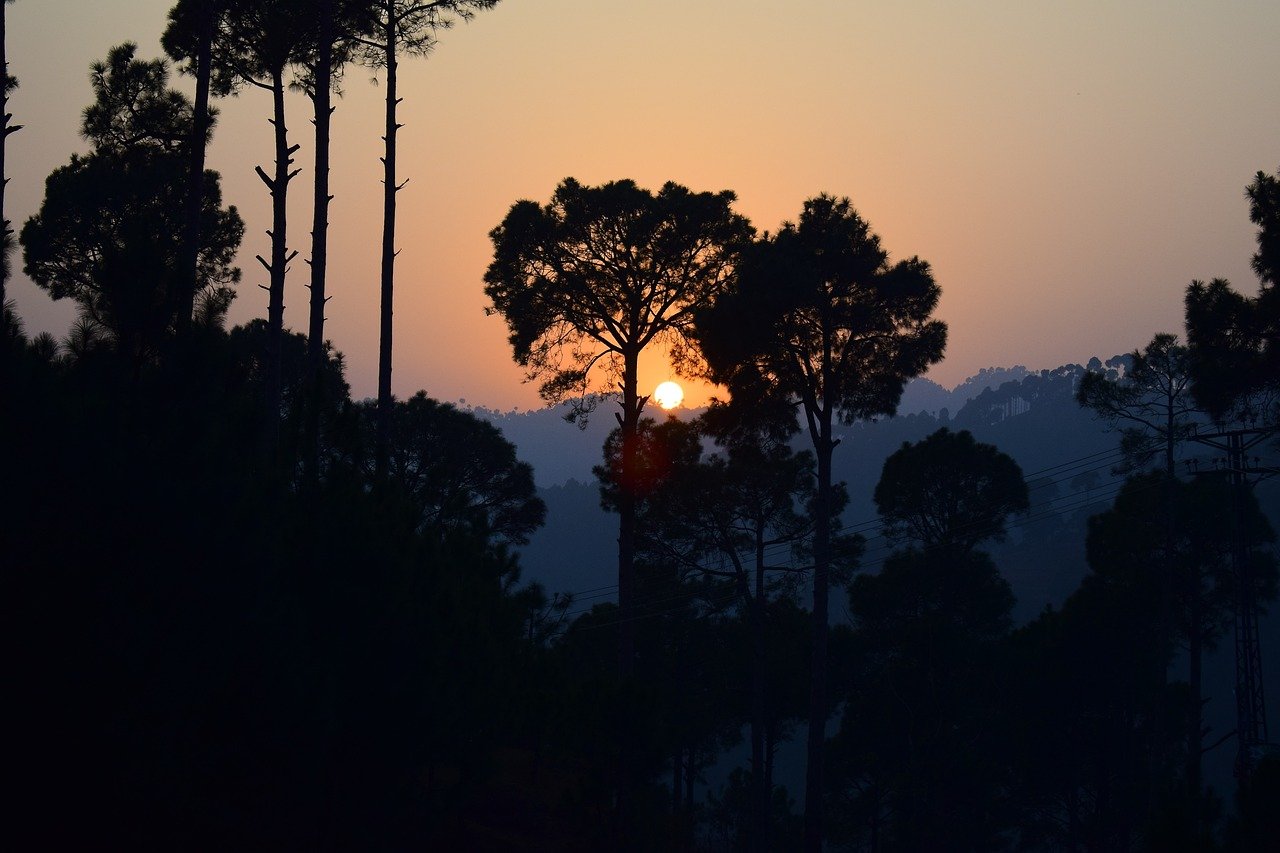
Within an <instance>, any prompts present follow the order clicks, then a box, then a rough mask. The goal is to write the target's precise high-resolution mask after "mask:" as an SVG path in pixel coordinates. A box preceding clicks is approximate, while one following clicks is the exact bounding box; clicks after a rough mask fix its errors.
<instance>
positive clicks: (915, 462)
mask: <svg viewBox="0 0 1280 853" xmlns="http://www.w3.org/2000/svg"><path fill="white" fill-rule="evenodd" d="M875 502H876V507H877V508H878V509H879V511H880V515H881V517H882V518H883V519H884V526H885V530H886V532H887V533H888V535H889V536H890V537H891V538H906V539H909V540H911V541H913V542H915V543H916V544H918V545H920V546H923V547H925V548H933V549H938V550H940V551H943V552H946V553H949V554H954V555H962V554H968V553H970V552H972V551H973V550H974V549H975V548H976V547H977V546H978V545H979V544H981V543H982V542H983V541H985V540H987V539H996V540H1000V539H1003V538H1004V533H1005V519H1006V518H1007V517H1008V516H1009V515H1010V514H1012V513H1016V512H1024V511H1026V509H1027V507H1028V506H1029V503H1028V500H1027V484H1026V482H1025V481H1024V480H1023V479H1022V469H1021V468H1019V467H1018V463H1017V462H1014V461H1013V460H1012V459H1011V458H1009V457H1008V456H1006V455H1005V454H1003V453H1001V452H1000V451H999V450H998V449H996V447H995V446H994V445H990V444H983V443H981V442H979V441H976V440H975V439H974V437H973V435H972V434H971V433H970V432H969V431H968V430H961V431H960V432H951V431H950V430H949V429H947V428H946V427H943V428H942V429H940V430H938V431H937V432H935V433H934V434H933V435H931V436H929V437H928V438H925V439H923V440H921V441H918V442H916V443H915V444H910V443H904V444H903V445H902V447H901V448H899V449H898V450H897V451H896V452H895V453H894V454H893V455H892V456H890V457H889V458H888V459H886V460H885V461H884V469H883V471H882V473H881V475H880V482H879V483H877V484H876V490H875Z"/></svg>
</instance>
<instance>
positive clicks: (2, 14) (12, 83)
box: [0, 0, 22, 358]
mask: <svg viewBox="0 0 1280 853" xmlns="http://www.w3.org/2000/svg"><path fill="white" fill-rule="evenodd" d="M12 2H13V0H4V2H2V3H0V315H3V316H0V333H2V332H3V326H4V323H6V322H7V316H8V315H7V314H5V311H4V305H5V304H6V301H5V292H6V291H5V285H7V284H8V282H9V250H10V249H11V248H13V229H12V228H11V227H9V220H8V219H6V218H5V215H4V189H5V185H6V184H8V183H9V178H8V172H6V171H5V154H4V152H5V146H6V144H7V143H8V140H9V134H11V133H14V132H15V131H18V130H21V129H22V125H20V124H11V122H12V120H13V115H12V114H11V113H10V112H9V94H10V93H11V92H12V91H13V90H14V89H16V88H18V80H17V78H16V77H13V76H12V75H10V74H9V54H8V48H7V44H8V42H7V40H6V37H5V32H6V31H5V22H6V20H7V16H8V10H7V9H5V6H7V5H9V4H10V3H12ZM3 357H4V356H3V355H0V358H3Z"/></svg>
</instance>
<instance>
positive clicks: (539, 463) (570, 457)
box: [459, 365, 1062, 488]
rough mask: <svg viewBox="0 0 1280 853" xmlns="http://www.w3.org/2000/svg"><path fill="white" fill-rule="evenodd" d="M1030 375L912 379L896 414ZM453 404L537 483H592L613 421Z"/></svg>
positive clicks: (960, 403) (1009, 370)
mask: <svg viewBox="0 0 1280 853" xmlns="http://www.w3.org/2000/svg"><path fill="white" fill-rule="evenodd" d="M1061 369H1062V368H1059V370H1061ZM1032 375H1035V374H1034V373H1033V372H1032V371H1030V370H1028V369H1027V368H1026V367H1024V366H1022V365H1017V366H1015V367H987V368H983V369H982V370H980V371H978V372H977V373H976V374H975V375H973V376H970V377H969V378H968V379H966V380H965V381H964V382H961V383H960V384H959V385H957V386H956V387H955V388H952V389H951V390H947V389H946V388H945V387H943V386H942V385H939V384H938V383H936V382H934V381H932V380H930V379H924V378H918V379H913V380H912V381H911V382H909V383H908V384H907V387H906V390H905V391H904V392H903V394H902V402H901V403H900V404H899V406H898V413H899V416H904V415H917V414H921V413H927V414H929V415H933V416H937V415H939V414H940V413H941V412H943V411H946V412H947V413H948V414H950V413H954V412H958V411H960V409H962V408H963V407H964V406H965V404H966V403H968V402H969V401H970V400H972V399H974V398H975V397H977V396H978V395H980V394H981V393H982V392H983V391H986V390H988V389H995V388H998V387H1000V386H1001V385H1003V384H1005V383H1007V382H1018V381H1021V380H1022V379H1024V378H1026V377H1027V376H1032ZM459 403H460V406H461V408H463V409H465V410H467V411H469V412H471V414H473V415H475V416H476V417H478V418H481V419H482V420H486V421H488V422H490V423H492V424H493V425H494V426H496V427H497V428H498V429H500V430H502V434H503V435H504V436H505V437H506V439H507V441H510V442H511V443H512V444H514V445H515V446H516V451H517V455H518V456H519V457H520V459H522V460H523V461H525V462H528V463H529V464H530V465H532V466H533V472H534V479H535V480H536V482H537V484H538V487H539V488H550V487H552V486H557V485H562V484H564V483H566V482H568V481H569V480H578V481H579V482H589V483H594V482H595V478H594V477H593V476H592V474H591V468H592V466H593V465H596V464H597V463H598V462H599V458H600V449H601V448H602V447H603V446H604V440H605V437H606V436H608V434H609V432H610V431H611V430H612V429H613V428H614V427H615V426H616V422H615V420H614V418H613V408H614V407H612V406H611V404H610V403H608V402H605V403H602V404H601V405H600V408H599V409H598V410H597V411H596V412H595V413H594V414H593V415H592V417H591V418H590V420H589V421H588V423H587V425H586V426H585V428H583V429H578V428H577V427H575V426H573V425H572V424H570V423H567V422H566V421H565V415H567V414H568V413H569V406H568V404H564V405H560V406H554V407H549V408H545V409H532V410H528V411H519V410H516V409H512V410H510V411H506V412H503V411H499V410H497V409H490V408H486V407H484V406H469V405H467V403H466V401H465V400H463V401H459ZM701 411H702V410H701V409H678V410H676V412H675V415H676V417H679V418H681V419H682V420H688V419H690V418H694V417H697V416H698V415H699V414H700V413H701ZM646 414H647V415H648V416H649V417H655V418H660V417H662V415H663V412H662V410H661V409H657V408H656V407H654V408H653V409H651V410H647V411H646Z"/></svg>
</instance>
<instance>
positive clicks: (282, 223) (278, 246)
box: [258, 68, 298, 452]
mask: <svg viewBox="0 0 1280 853" xmlns="http://www.w3.org/2000/svg"><path fill="white" fill-rule="evenodd" d="M271 101H272V119H271V124H272V126H273V127H274V130H275V143H276V166H275V177H273V178H271V179H269V180H268V178H267V177H266V175H265V174H264V173H263V172H262V170H261V169H259V171H258V174H259V177H261V178H262V180H263V182H264V183H265V184H266V185H267V189H269V190H270V191H271V263H270V264H268V266H267V272H268V273H269V275H270V277H271V284H270V287H269V288H268V290H267V375H266V389H267V399H266V406H267V420H266V423H267V433H268V436H267V437H268V440H269V442H270V445H271V448H272V450H273V452H274V450H275V449H276V447H278V446H279V441H280V402H281V395H282V391H281V387H282V384H283V381H282V367H281V352H280V349H281V341H282V339H283V337H284V283H285V274H286V273H287V271H288V268H289V262H290V261H292V260H293V258H294V257H295V256H296V255H297V254H298V253H297V252H292V253H291V252H289V249H288V245H287V216H288V204H287V202H288V196H289V182H290V181H292V180H293V178H294V176H295V175H297V174H298V172H297V170H296V169H293V170H291V169H290V168H289V167H290V166H292V165H293V154H294V152H296V151H297V150H298V146H297V145H292V146H291V145H289V129H288V127H286V125H285V114H284V69H283V68H278V69H272V72H271ZM259 260H261V259H259Z"/></svg>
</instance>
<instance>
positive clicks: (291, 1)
mask: <svg viewBox="0 0 1280 853" xmlns="http://www.w3.org/2000/svg"><path fill="white" fill-rule="evenodd" d="M306 2H307V0H223V3H224V12H223V14H222V15H221V16H220V17H219V18H218V22H217V23H218V28H217V30H216V31H215V33H214V38H213V42H212V47H211V51H212V54H211V56H212V72H213V76H212V87H213V90H214V91H215V92H217V93H218V94H220V95H226V94H235V93H236V92H237V91H238V90H239V89H240V87H241V86H244V85H251V86H254V87H257V88H259V89H263V90H265V91H267V92H269V93H270V95H271V101H272V117H271V119H270V121H271V125H272V127H273V132H274V134H273V135H274V140H275V167H274V169H273V172H272V174H271V175H268V174H267V172H266V171H265V170H264V169H263V168H262V167H261V166H259V167H256V172H257V175H258V177H259V178H261V179H262V182H263V183H264V184H265V185H266V187H267V190H268V191H269V192H270V193H271V228H270V230H269V231H268V232H267V234H268V236H269V237H270V238H271V250H270V252H269V253H268V255H269V257H270V261H267V260H266V259H264V258H263V257H262V255H258V256H257V260H258V262H259V263H260V264H262V265H263V267H265V268H266V270H267V274H268V277H269V284H268V286H267V288H266V290H267V294H268V295H267V324H268V329H269V334H268V335H267V337H266V339H265V346H266V348H267V349H266V354H267V370H266V376H265V379H266V382H265V385H264V388H265V395H264V396H265V404H266V411H267V433H268V435H269V436H275V435H276V434H277V432H278V429H279V419H280V411H281V382H282V381H283V380H282V376H281V366H280V359H281V354H280V348H281V340H282V337H283V335H284V285H285V276H286V273H287V271H288V267H289V263H290V262H291V261H292V260H293V259H294V258H295V257H296V256H297V254H298V253H297V252H296V251H293V252H291V251H289V248H288V234H287V228H288V221H287V216H288V192H289V183H290V182H291V181H292V180H293V178H294V177H295V176H297V174H298V170H297V169H293V168H290V167H291V166H292V165H293V155H294V153H295V152H296V151H297V150H298V146H297V145H296V144H294V145H290V144H289V135H288V127H287V125H286V123H285V97H284V94H285V73H286V71H287V69H288V68H289V66H291V65H294V64H299V63H305V62H306V61H307V53H306V51H307V50H310V49H314V46H315V37H314V28H315V22H314V20H312V18H311V16H309V15H308V14H307V6H306ZM181 8H182V6H181V4H180V6H179V7H178V8H175V10H174V12H172V13H171V19H172V20H173V22H172V23H171V25H170V28H169V30H168V31H167V32H166V50H167V51H168V52H169V54H170V55H171V56H178V57H182V58H187V59H189V58H191V55H192V54H193V53H196V52H197V51H198V49H199V48H198V46H194V45H192V44H191V42H192V41H196V42H198V41H199V40H198V39H192V38H191V34H190V33H189V30H190V26H187V25H186V24H187V20H186V18H185V17H184V18H177V17H176V15H177V13H178V12H179V10H180V9H181ZM179 24H183V25H184V26H182V27H180V26H179ZM273 440H274V439H273Z"/></svg>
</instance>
